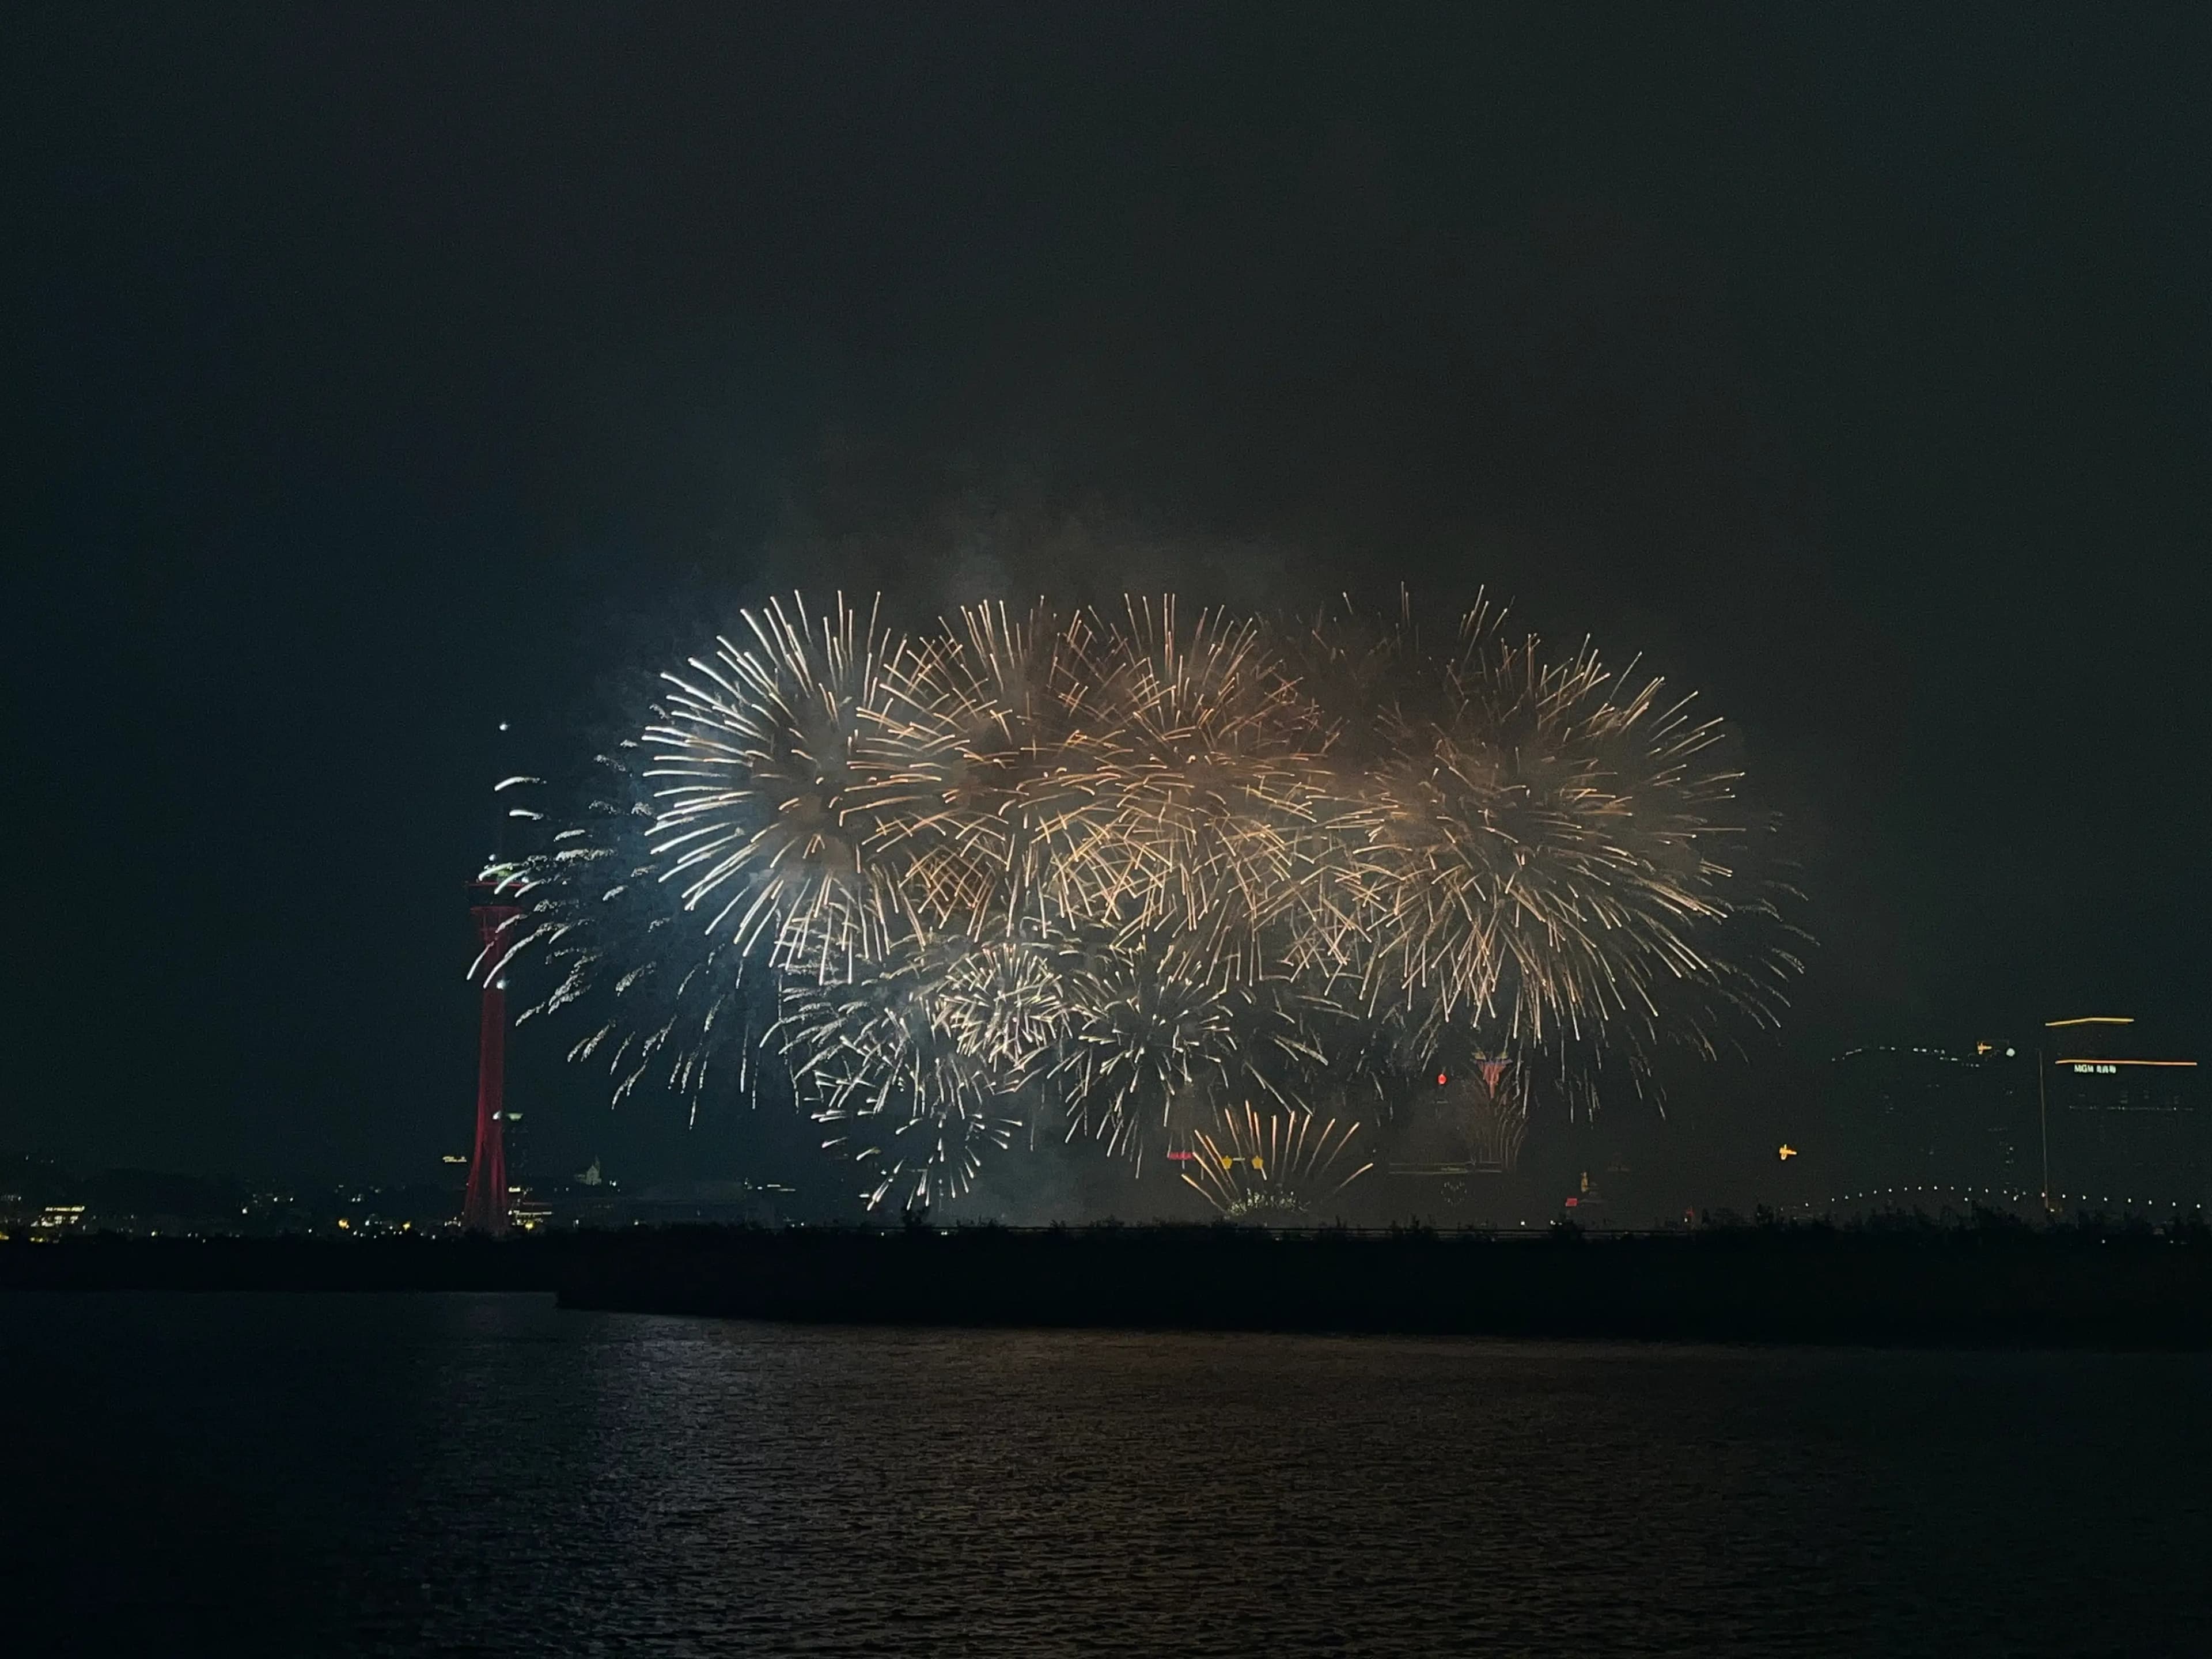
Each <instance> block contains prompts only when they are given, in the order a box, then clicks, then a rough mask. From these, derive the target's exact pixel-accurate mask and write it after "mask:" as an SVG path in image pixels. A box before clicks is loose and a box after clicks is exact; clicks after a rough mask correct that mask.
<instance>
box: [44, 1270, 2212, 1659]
mask: <svg viewBox="0 0 2212 1659" xmlns="http://www.w3.org/2000/svg"><path fill="white" fill-rule="evenodd" d="M2208 1407H2212V1358H2207V1357H2205V1356H2170V1355H2092V1354H2051V1353H2007V1352H1992V1353H1923V1352H1874V1351H1868V1350H1840V1351H1824V1350H1809V1349H1801V1350H1783V1349H1756V1348H1724V1347H1695V1348H1692V1347H1667V1346H1598V1345H1589V1346H1576V1345H1547V1344H1531V1343H1491V1342H1475V1341H1455V1340H1383V1339H1375V1338H1327V1337H1304V1336H1292V1337H1270V1336H1254V1335H1220V1336H1212V1335H1189V1334H1176V1335H1153V1334H1097V1333H1045V1332H940V1331H901V1330H848V1329H808V1328H786V1327H775V1326H761V1325H744V1324H722V1323H715V1322H702V1321H686V1320H676V1319H660V1318H652V1317H645V1316H625V1315H600V1314H568V1313H562V1312H559V1311H558V1310H556V1309H554V1308H553V1307H552V1305H551V1304H550V1301H548V1300H546V1299H544V1298H539V1297H182V1296H172V1297H160V1296H148V1297H128V1296H110V1297H41V1296H28V1295H17V1296H13V1297H0V1409H4V1410H5V1412H6V1413H7V1417H6V1420H7V1421H8V1422H9V1424H10V1425H40V1428H39V1431H38V1432H37V1433H35V1434H33V1435H27V1436H26V1437H25V1438H24V1441H23V1446H22V1450H23V1452H24V1454H25V1455H27V1463H26V1462H21V1461H20V1460H19V1464H18V1467H19V1468H22V1469H24V1470H25V1471H26V1474H27V1484H26V1486H22V1487H20V1488H19V1489H21V1490H32V1491H36V1492H45V1493H46V1494H47V1501H46V1504H45V1506H44V1508H43V1509H41V1510H39V1511H38V1517H39V1518H38V1519H37V1520H36V1522H35V1524H33V1522H27V1521H25V1520H24V1519H22V1518H21V1516H20V1515H19V1516H17V1517H15V1518H14V1519H11V1520H9V1521H7V1522H0V1527H5V1528H9V1530H8V1531H6V1532H5V1533H0V1546H4V1547H5V1548H6V1551H7V1553H6V1555H5V1556H4V1557H0V1559H8V1560H12V1561H16V1562H19V1563H22V1564H23V1565H24V1566H25V1571H24V1573H23V1576H22V1580H21V1582H22V1583H24V1584H26V1585H27V1586H30V1587H32V1590H33V1595H32V1597H31V1599H30V1601H29V1602H28V1603H27V1605H28V1606H29V1607H32V1608H33V1609H34V1610H36V1611H38V1612H39V1613H42V1614H43V1615H44V1616H46V1617H47V1618H48V1619H50V1620H52V1624H53V1626H54V1627H55V1628H56V1629H58V1630H63V1631H65V1632H74V1633H75V1634H76V1635H77V1636H79V1637H81V1638H84V1639H86V1640H87V1641H88V1643H90V1644H92V1646H93V1647H94V1649H96V1648H97V1647H98V1646H99V1645H100V1644H101V1642H102V1641H119V1640H124V1639H130V1640H133V1641H144V1640H148V1639H155V1638H159V1642H160V1645H162V1646H165V1647H169V1648H172V1649H175V1648H179V1647H181V1646H183V1645H185V1644H186V1643H187V1642H191V1643H201V1642H216V1641H219V1642H221V1643H222V1644H223V1645H225V1646H227V1647H228V1648H230V1649H232V1650H237V1651H255V1650H265V1651H275V1652H293V1651H302V1650H307V1648H308V1647H309V1646H310V1645H312V1646H313V1648H315V1649H316V1650H320V1651H325V1652H344V1653H416V1652H474V1653H482V1654H505V1653H526V1652H548V1651H553V1652H563V1653H597V1652H606V1653H613V1652H623V1653H636V1652H661V1653H671V1654H680V1655H688V1654H725V1653H786V1652H823V1653H833V1652H848V1651H876V1652H883V1653H900V1654H905V1653H970V1652H975V1653H1006V1654H1020V1655H1036V1656H1050V1655H1059V1654H1070V1655H1073V1654H1077V1653H1086V1654H1087V1653H1093V1652H1097V1651H1101V1650H1119V1651H1124V1652H1139V1653H1153V1652H1169V1651H1186V1652H1201V1653H1204V1652H1216V1653H1223V1654H1244V1653H1251V1652H1255V1651H1260V1650H1273V1651H1283V1652H1331V1653H1408V1652H1412V1653H1422V1652H1448V1651H1458V1650H1469V1649H1492V1650H1500V1651H1509V1652H1560V1653H1565V1652H1577V1653H1586V1652H1591V1651H1599V1652H1608V1653H1640V1652H1651V1653H1676V1652H1698V1653H1701V1654H1706V1655H1729V1654H1773V1653H1799V1652H1802V1653H1838V1654H1840V1653H1872V1652H1887V1653H1912V1652H1929V1653H1934V1652H1938V1651H1942V1652H1947V1653H1951V1654H1958V1653H1962V1652H1969V1653H1983V1652H2009V1653H2077V1652H2099V1653H2105V1652H2110V1653H2163V1652H2172V1653H2200V1652H2206V1651H2212V1589H2208V1583H2207V1577H2208V1575H2207V1574H2206V1572H2205V1570H2204V1566H2203V1563H2204V1560H2205V1552H2206V1547H2207V1545H2208V1543H2212V1520H2208V1515H2209V1514H2212V1493H2208V1491H2207V1481H2208V1479H2209V1478H2212V1411H2208Z"/></svg>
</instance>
